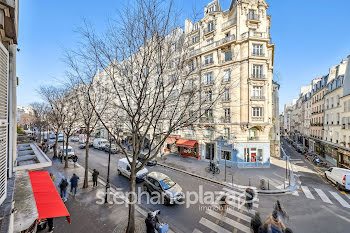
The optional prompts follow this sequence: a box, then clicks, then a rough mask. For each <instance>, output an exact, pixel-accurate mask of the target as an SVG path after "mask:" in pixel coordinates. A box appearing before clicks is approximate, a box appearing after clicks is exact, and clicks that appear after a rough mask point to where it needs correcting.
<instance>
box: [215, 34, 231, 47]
mask: <svg viewBox="0 0 350 233" xmlns="http://www.w3.org/2000/svg"><path fill="white" fill-rule="evenodd" d="M235 39H236V36H235V35H230V36H227V37H225V38H223V39H221V40H219V41H217V42H216V46H221V45H224V44H226V43H228V42H231V41H234V40H235Z"/></svg>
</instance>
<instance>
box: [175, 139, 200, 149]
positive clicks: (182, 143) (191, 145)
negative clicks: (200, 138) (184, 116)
mask: <svg viewBox="0 0 350 233" xmlns="http://www.w3.org/2000/svg"><path fill="white" fill-rule="evenodd" d="M196 143H197V141H196V140H186V139H179V140H177V142H176V146H180V147H187V148H194V145H195V144H196Z"/></svg>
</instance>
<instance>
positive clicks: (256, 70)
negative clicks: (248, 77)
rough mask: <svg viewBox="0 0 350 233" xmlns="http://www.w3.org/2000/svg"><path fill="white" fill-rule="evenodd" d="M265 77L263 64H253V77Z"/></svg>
mask: <svg viewBox="0 0 350 233" xmlns="http://www.w3.org/2000/svg"><path fill="white" fill-rule="evenodd" d="M262 77H263V65H253V78H262Z"/></svg>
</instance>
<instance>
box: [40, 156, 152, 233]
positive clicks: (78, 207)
mask: <svg viewBox="0 0 350 233" xmlns="http://www.w3.org/2000/svg"><path fill="white" fill-rule="evenodd" d="M49 154H50V153H49ZM50 157H52V155H51V156H50ZM46 170H47V171H49V172H52V173H53V174H54V175H55V177H56V180H55V181H54V183H55V185H56V187H57V190H58V191H59V188H58V184H59V183H60V181H61V179H62V177H66V178H70V177H71V176H72V175H73V173H75V174H77V175H78V176H79V177H80V179H79V184H78V191H77V195H76V196H75V197H73V195H72V194H71V193H70V185H69V186H68V187H67V198H68V200H67V201H66V202H65V204H66V207H67V209H68V211H69V213H70V215H71V224H69V223H68V222H67V220H66V218H57V219H55V220H54V226H55V229H54V232H62V233H65V232H67V233H71V232H112V233H123V232H124V230H125V228H126V226H127V222H128V208H127V207H126V206H125V205H116V204H113V205H111V204H97V203H96V202H97V201H99V200H100V199H98V198H97V196H96V193H97V192H98V191H99V190H100V191H104V190H105V186H104V185H103V184H104V182H103V181H102V180H101V179H99V184H98V187H97V188H96V187H95V188H93V187H92V177H91V174H89V188H87V189H83V188H82V186H83V182H84V168H82V167H80V166H78V167H76V168H74V166H73V163H71V162H70V164H69V168H67V169H64V164H61V163H60V161H59V160H58V159H57V160H53V161H52V167H49V168H47V169H46ZM135 215H136V228H137V231H136V232H140V233H141V232H142V233H143V232H146V227H145V223H144V216H143V215H141V214H140V213H139V212H138V211H135Z"/></svg>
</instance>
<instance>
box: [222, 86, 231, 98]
mask: <svg viewBox="0 0 350 233" xmlns="http://www.w3.org/2000/svg"><path fill="white" fill-rule="evenodd" d="M223 100H224V101H229V100H230V89H228V88H226V89H225V91H224V98H223Z"/></svg>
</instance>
